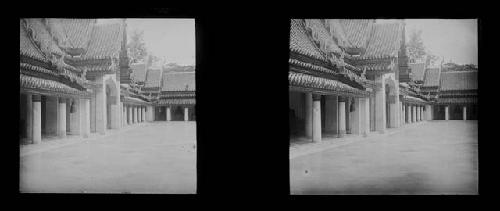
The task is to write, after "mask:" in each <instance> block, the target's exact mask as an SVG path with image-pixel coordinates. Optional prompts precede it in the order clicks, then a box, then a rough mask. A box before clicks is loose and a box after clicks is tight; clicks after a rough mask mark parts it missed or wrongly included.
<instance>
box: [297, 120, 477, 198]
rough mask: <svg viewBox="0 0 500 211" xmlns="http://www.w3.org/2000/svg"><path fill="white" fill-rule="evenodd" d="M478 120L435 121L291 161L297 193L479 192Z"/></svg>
mask: <svg viewBox="0 0 500 211" xmlns="http://www.w3.org/2000/svg"><path fill="white" fill-rule="evenodd" d="M477 136H478V135H477V121H461V120H456V121H453V120H452V121H430V122H426V123H422V124H420V125H417V126H416V127H403V128H401V131H399V132H397V133H393V134H388V135H383V136H375V137H367V138H365V140H363V141H357V142H354V143H352V144H349V145H342V146H339V147H336V148H332V149H326V150H324V151H321V152H315V153H312V154H307V155H303V156H299V157H295V158H292V159H290V183H291V193H292V194H477V191H478V189H477V187H478V186H477V183H478V166H477V162H478V160H477V143H478V139H477Z"/></svg>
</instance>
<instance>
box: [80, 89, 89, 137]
mask: <svg viewBox="0 0 500 211" xmlns="http://www.w3.org/2000/svg"><path fill="white" fill-rule="evenodd" d="M80 135H81V136H83V137H84V138H88V137H89V135H90V99H80Z"/></svg>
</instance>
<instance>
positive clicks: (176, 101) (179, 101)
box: [155, 98, 196, 106]
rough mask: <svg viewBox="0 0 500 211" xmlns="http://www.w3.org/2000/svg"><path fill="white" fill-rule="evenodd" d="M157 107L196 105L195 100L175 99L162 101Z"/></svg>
mask: <svg viewBox="0 0 500 211" xmlns="http://www.w3.org/2000/svg"><path fill="white" fill-rule="evenodd" d="M155 104H156V105H160V106H161V105H195V104H196V99H195V98H173V99H160V100H158V101H157V102H156V103H155Z"/></svg>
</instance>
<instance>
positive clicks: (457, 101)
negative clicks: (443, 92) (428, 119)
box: [437, 97, 478, 105]
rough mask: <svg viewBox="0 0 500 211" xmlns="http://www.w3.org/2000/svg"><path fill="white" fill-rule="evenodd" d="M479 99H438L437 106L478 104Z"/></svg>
mask: <svg viewBox="0 0 500 211" xmlns="http://www.w3.org/2000/svg"><path fill="white" fill-rule="evenodd" d="M477 103H478V98H477V97H456V98H438V99H437V104H441V105H446V104H477Z"/></svg>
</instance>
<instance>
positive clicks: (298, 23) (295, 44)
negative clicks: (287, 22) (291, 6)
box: [290, 19, 328, 62]
mask: <svg viewBox="0 0 500 211" xmlns="http://www.w3.org/2000/svg"><path fill="white" fill-rule="evenodd" d="M290 50H291V51H294V52H296V53H300V54H302V55H306V56H309V57H312V58H315V59H318V60H321V61H325V62H327V61H328V60H327V59H326V58H325V56H324V55H323V54H321V52H320V50H319V48H318V47H316V45H315V44H314V43H313V41H311V39H309V37H308V35H307V32H306V29H305V28H304V20H299V19H292V20H291V26H290Z"/></svg>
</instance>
